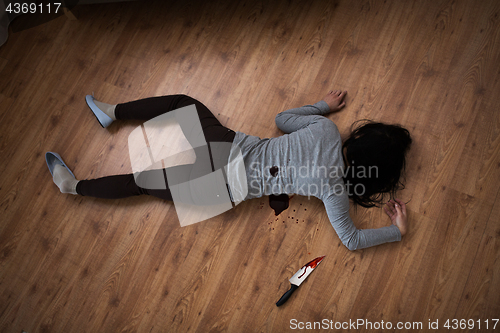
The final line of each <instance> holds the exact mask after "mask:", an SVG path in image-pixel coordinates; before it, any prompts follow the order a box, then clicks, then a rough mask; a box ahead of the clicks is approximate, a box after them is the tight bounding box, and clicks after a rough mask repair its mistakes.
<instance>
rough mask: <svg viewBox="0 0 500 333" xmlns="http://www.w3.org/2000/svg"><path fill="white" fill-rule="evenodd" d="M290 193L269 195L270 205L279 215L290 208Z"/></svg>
mask: <svg viewBox="0 0 500 333" xmlns="http://www.w3.org/2000/svg"><path fill="white" fill-rule="evenodd" d="M288 201H289V199H288V195H287V194H280V195H270V196H269V206H270V207H271V208H272V209H274V214H275V215H276V216H278V215H279V214H281V212H282V211H284V210H285V209H287V208H288V206H289V203H288Z"/></svg>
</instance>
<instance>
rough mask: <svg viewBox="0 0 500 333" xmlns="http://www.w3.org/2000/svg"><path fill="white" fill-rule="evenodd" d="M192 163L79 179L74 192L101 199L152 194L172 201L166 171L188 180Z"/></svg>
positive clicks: (179, 178) (179, 181)
mask: <svg viewBox="0 0 500 333" xmlns="http://www.w3.org/2000/svg"><path fill="white" fill-rule="evenodd" d="M191 167H192V165H180V166H174V167H171V168H168V169H158V170H148V171H143V172H141V173H139V174H136V175H135V176H134V174H127V175H115V176H107V177H102V178H98V179H90V180H80V181H79V182H78V184H77V185H76V193H77V194H80V195H83V196H89V197H95V198H102V199H121V198H127V197H132V196H136V195H142V194H146V195H152V196H155V197H158V198H161V199H164V200H169V201H172V200H173V199H172V194H171V192H170V189H169V184H168V182H167V178H166V172H167V171H169V170H170V171H171V172H175V173H176V175H178V178H177V183H176V184H172V185H177V184H178V183H182V182H185V181H187V180H189V177H190V174H191Z"/></svg>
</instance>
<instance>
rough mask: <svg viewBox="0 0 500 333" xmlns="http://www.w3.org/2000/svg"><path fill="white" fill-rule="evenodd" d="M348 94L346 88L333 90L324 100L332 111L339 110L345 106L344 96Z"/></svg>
mask: <svg viewBox="0 0 500 333" xmlns="http://www.w3.org/2000/svg"><path fill="white" fill-rule="evenodd" d="M346 94H347V91H346V90H344V91H342V90H331V91H330V92H329V93H328V94H326V96H325V97H324V98H323V100H324V101H325V102H326V104H328V106H329V107H330V111H331V112H337V111H340V109H342V108H343V107H344V106H345V102H344V97H345V95H346Z"/></svg>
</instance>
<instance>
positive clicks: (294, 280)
mask: <svg viewBox="0 0 500 333" xmlns="http://www.w3.org/2000/svg"><path fill="white" fill-rule="evenodd" d="M324 258H325V256H321V257H317V258H315V259H313V260H311V261H309V262H308V263H307V264H305V265H304V266H302V268H301V269H299V270H298V271H297V273H295V274H294V275H293V276H292V277H291V278H290V284H291V286H290V289H288V291H287V292H286V293H284V294H283V296H281V298H280V299H279V301H278V302H276V306H281V305H283V304H285V302H286V301H287V300H288V299H289V298H290V296H292V294H293V292H294V291H295V290H297V288H298V287H299V286H300V285H301V283H302V282H304V280H305V279H306V278H307V277H308V276H309V274H311V272H312V271H313V270H314V269H315V268H316V267H317V266H318V265H319V263H320V262H322V261H323V259H324Z"/></svg>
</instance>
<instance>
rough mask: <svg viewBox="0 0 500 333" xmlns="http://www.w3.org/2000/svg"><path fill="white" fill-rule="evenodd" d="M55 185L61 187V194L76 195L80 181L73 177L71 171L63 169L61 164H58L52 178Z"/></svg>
mask: <svg viewBox="0 0 500 333" xmlns="http://www.w3.org/2000/svg"><path fill="white" fill-rule="evenodd" d="M52 180H53V181H54V183H55V184H56V185H57V187H59V190H60V191H61V193H71V194H78V193H76V185H77V184H78V180H77V179H76V178H75V177H73V175H72V174H70V173H69V171H68V170H67V169H66V168H65V167H63V166H62V165H61V164H56V165H55V166H54V175H53V177H52Z"/></svg>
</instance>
